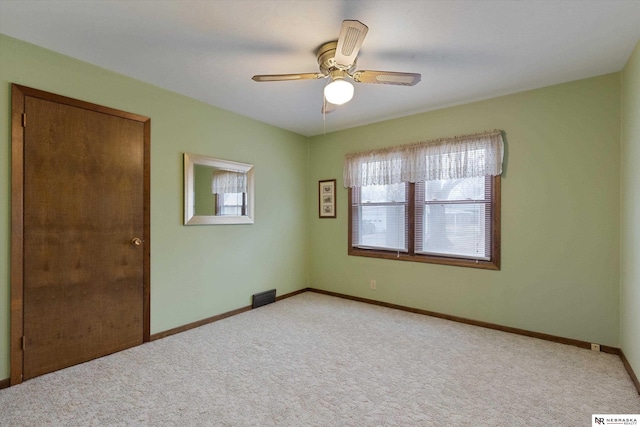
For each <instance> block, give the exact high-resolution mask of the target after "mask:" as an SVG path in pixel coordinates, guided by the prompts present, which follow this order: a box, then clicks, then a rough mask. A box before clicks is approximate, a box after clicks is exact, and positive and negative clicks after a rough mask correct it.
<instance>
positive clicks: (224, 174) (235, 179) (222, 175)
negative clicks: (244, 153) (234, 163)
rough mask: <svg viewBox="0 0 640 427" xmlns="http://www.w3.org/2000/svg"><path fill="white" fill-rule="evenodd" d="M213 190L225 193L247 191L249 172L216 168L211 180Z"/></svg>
mask: <svg viewBox="0 0 640 427" xmlns="http://www.w3.org/2000/svg"><path fill="white" fill-rule="evenodd" d="M211 192H212V193H217V194H223V193H246V192H247V174H246V173H244V172H237V171H228V170H222V169H215V170H214V171H213V178H212V181H211Z"/></svg>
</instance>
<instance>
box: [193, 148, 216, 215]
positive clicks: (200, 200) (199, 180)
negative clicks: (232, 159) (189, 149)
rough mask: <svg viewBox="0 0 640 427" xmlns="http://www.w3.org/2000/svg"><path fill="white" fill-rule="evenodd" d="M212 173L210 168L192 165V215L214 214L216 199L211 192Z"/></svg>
mask: <svg viewBox="0 0 640 427" xmlns="http://www.w3.org/2000/svg"><path fill="white" fill-rule="evenodd" d="M223 160H224V159H223ZM212 173H213V168H212V167H211V166H205V165H193V186H194V196H193V201H194V203H195V207H194V208H193V214H194V215H205V216H207V215H208V216H211V215H215V214H216V197H215V195H214V194H213V193H212V192H211V180H212Z"/></svg>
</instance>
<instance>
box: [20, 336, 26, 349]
mask: <svg viewBox="0 0 640 427" xmlns="http://www.w3.org/2000/svg"><path fill="white" fill-rule="evenodd" d="M20 345H21V346H22V349H23V350H24V348H25V347H26V346H27V339H26V337H25V336H24V335H23V336H22V342H21V343H20Z"/></svg>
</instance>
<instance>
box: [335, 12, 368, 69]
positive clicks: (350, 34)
mask: <svg viewBox="0 0 640 427" xmlns="http://www.w3.org/2000/svg"><path fill="white" fill-rule="evenodd" d="M368 31H369V28H368V27H367V26H366V25H364V24H363V23H362V22H360V21H349V20H347V21H342V27H341V28H340V35H339V36H338V46H337V47H336V55H335V60H336V66H337V67H338V68H342V69H344V70H348V69H349V68H350V67H351V66H352V65H353V63H354V62H355V61H356V56H358V52H359V51H360V48H361V47H362V43H363V42H364V38H365V36H366V35H367V32H368Z"/></svg>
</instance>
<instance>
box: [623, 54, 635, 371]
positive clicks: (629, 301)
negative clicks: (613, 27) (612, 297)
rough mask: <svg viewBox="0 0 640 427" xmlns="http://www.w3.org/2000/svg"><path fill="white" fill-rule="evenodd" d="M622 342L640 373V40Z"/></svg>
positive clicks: (627, 136)
mask: <svg viewBox="0 0 640 427" xmlns="http://www.w3.org/2000/svg"><path fill="white" fill-rule="evenodd" d="M621 123H622V126H621V128H622V129H621V144H620V146H621V150H620V151H621V159H622V164H621V168H620V187H621V216H620V218H621V221H620V222H621V224H620V235H621V239H620V240H621V241H620V256H621V263H620V266H621V269H620V276H621V281H620V346H621V347H622V351H624V353H625V356H626V357H627V359H628V360H629V363H630V364H631V367H632V368H633V370H634V372H635V373H636V375H638V376H640V262H639V260H640V192H639V191H638V189H639V188H640V167H639V166H638V165H640V42H638V43H637V44H636V48H635V50H634V51H633V53H632V55H631V58H630V59H629V61H628V62H627V65H626V66H625V68H624V70H623V71H622V121H621Z"/></svg>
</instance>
